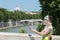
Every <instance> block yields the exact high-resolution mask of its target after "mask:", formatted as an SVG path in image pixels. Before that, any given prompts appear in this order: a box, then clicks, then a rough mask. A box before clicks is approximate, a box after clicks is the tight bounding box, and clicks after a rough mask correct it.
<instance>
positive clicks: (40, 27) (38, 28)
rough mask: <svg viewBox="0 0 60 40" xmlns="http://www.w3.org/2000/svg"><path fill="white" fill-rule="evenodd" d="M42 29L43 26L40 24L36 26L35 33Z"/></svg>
mask: <svg viewBox="0 0 60 40" xmlns="http://www.w3.org/2000/svg"><path fill="white" fill-rule="evenodd" d="M42 29H43V25H42V24H41V23H40V24H38V27H37V31H39V32H40V31H41V30H42Z"/></svg>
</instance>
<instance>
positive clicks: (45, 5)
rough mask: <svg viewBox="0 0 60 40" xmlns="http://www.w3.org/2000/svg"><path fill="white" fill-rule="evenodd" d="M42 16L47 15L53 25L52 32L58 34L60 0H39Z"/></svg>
mask: <svg viewBox="0 0 60 40" xmlns="http://www.w3.org/2000/svg"><path fill="white" fill-rule="evenodd" d="M39 2H40V4H41V6H40V7H41V8H42V9H41V10H42V13H41V15H42V18H44V16H46V15H49V16H50V17H51V21H52V25H53V27H54V30H55V31H54V34H56V35H60V0H39Z"/></svg>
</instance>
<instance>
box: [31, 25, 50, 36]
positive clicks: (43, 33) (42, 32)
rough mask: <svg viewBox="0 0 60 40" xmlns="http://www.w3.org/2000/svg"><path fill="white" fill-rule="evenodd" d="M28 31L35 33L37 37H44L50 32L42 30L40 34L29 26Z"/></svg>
mask: <svg viewBox="0 0 60 40" xmlns="http://www.w3.org/2000/svg"><path fill="white" fill-rule="evenodd" d="M30 29H31V31H33V32H35V33H36V34H39V35H41V36H44V35H46V34H47V33H49V32H50V30H46V31H44V30H42V31H41V32H38V31H37V30H35V29H33V28H32V27H31V26H30Z"/></svg>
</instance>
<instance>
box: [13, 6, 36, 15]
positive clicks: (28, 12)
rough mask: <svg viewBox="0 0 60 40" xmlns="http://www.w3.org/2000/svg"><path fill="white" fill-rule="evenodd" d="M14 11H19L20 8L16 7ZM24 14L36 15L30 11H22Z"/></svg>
mask: <svg viewBox="0 0 60 40" xmlns="http://www.w3.org/2000/svg"><path fill="white" fill-rule="evenodd" d="M14 11H21V9H20V7H19V6H18V5H17V6H16V8H15V9H14ZM22 12H25V13H26V14H31V15H33V14H37V13H36V12H32V11H22Z"/></svg>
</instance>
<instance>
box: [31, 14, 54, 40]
mask: <svg viewBox="0 0 60 40" xmlns="http://www.w3.org/2000/svg"><path fill="white" fill-rule="evenodd" d="M43 24H44V25H45V28H44V29H43V30H42V31H41V32H38V31H36V30H35V29H33V28H32V27H31V26H30V29H31V31H33V32H35V33H37V34H39V35H41V36H42V40H51V35H52V32H53V27H52V24H51V22H50V19H49V16H48V15H47V16H46V17H44V21H43ZM32 26H33V25H32Z"/></svg>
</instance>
